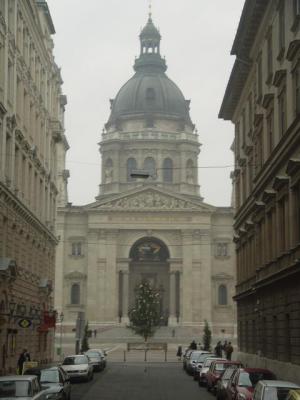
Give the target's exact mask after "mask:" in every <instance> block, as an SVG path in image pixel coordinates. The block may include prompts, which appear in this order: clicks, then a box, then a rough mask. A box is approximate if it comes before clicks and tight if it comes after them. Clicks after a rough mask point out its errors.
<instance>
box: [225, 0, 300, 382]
mask: <svg viewBox="0 0 300 400" xmlns="http://www.w3.org/2000/svg"><path fill="white" fill-rule="evenodd" d="M299 29H300V2H299V1H296V0H295V1H293V0H288V1H275V0H273V1H271V0H270V1H259V0H255V1H252V0H247V1H246V2H245V5H244V9H243V13H242V16H241V20H240V24H239V27H238V31H237V35H236V38H235V40H234V44H233V47H232V54H233V55H235V56H236V61H235V63H234V66H233V70H232V73H231V76H230V79H229V83H228V86H227V89H226V93H225V97H224V100H223V104H222V106H221V110H220V117H221V118H224V119H226V120H231V121H232V122H233V123H234V125H235V140H234V153H235V170H234V173H233V181H234V186H235V206H236V213H235V224H234V228H235V242H236V255H237V288H236V295H235V299H236V301H237V313H238V337H239V348H240V352H241V353H240V358H241V359H242V360H244V361H245V362H246V363H247V364H248V365H257V366H267V367H269V368H270V369H272V370H274V372H276V373H277V374H278V376H279V377H284V378H288V379H290V380H294V381H297V380H298V381H299V376H300V268H299V266H300V257H299V256H300V218H299V217H300V212H299V211H300V209H299V204H300V197H299V193H300V192H299V189H300V157H299V155H300V31H299Z"/></svg>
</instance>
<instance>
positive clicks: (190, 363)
mask: <svg viewBox="0 0 300 400" xmlns="http://www.w3.org/2000/svg"><path fill="white" fill-rule="evenodd" d="M207 353H208V354H209V351H204V350H194V351H193V352H192V353H191V355H190V357H189V359H188V360H187V363H186V368H185V370H186V372H187V373H188V374H189V375H193V374H194V369H195V368H196V363H197V360H198V358H199V356H201V354H207Z"/></svg>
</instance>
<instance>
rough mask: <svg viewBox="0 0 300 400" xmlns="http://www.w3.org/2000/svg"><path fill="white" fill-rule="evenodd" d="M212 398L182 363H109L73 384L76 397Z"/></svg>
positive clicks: (85, 399) (80, 399) (123, 399)
mask: <svg viewBox="0 0 300 400" xmlns="http://www.w3.org/2000/svg"><path fill="white" fill-rule="evenodd" d="M185 398H189V400H196V399H199V398H201V399H203V400H206V399H207V400H212V399H214V397H213V396H212V394H210V393H208V392H207V391H206V389H205V388H199V386H198V384H197V383H196V382H194V381H193V378H192V377H190V376H189V375H187V374H186V373H185V372H184V371H183V369H182V363H181V362H178V363H149V364H145V363H109V364H108V366H107V369H106V370H105V371H104V372H100V373H95V374H94V379H93V381H92V382H88V383H74V384H72V397H71V399H72V400H96V399H97V400H98V399H101V400H117V399H118V400H129V399H130V400H141V399H144V400H152V399H153V400H160V399H161V400H183V399H185Z"/></svg>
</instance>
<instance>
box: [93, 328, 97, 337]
mask: <svg viewBox="0 0 300 400" xmlns="http://www.w3.org/2000/svg"><path fill="white" fill-rule="evenodd" d="M94 337H97V329H94Z"/></svg>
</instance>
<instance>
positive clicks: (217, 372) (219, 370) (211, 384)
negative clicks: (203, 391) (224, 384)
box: [206, 360, 243, 394]
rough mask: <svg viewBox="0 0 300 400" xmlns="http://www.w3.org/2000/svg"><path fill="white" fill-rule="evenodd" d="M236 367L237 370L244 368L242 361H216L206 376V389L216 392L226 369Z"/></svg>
mask: <svg viewBox="0 0 300 400" xmlns="http://www.w3.org/2000/svg"><path fill="white" fill-rule="evenodd" d="M232 365H235V366H236V368H240V367H243V364H242V363H241V362H240V361H220V360H216V361H213V362H212V363H211V364H210V367H209V370H208V371H207V374H206V381H207V382H206V388H207V390H208V391H210V390H211V391H212V392H213V393H214V394H215V392H216V384H217V382H218V380H219V379H220V377H221V375H222V374H223V372H224V371H225V369H226V368H229V367H231V366H232Z"/></svg>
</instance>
